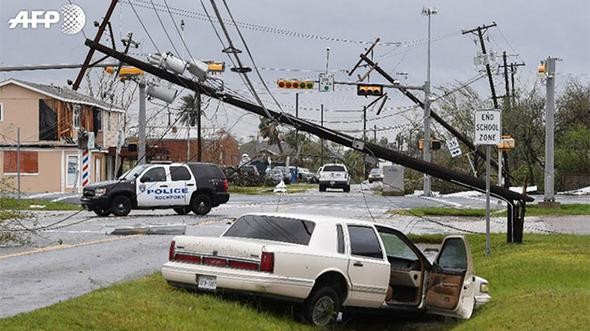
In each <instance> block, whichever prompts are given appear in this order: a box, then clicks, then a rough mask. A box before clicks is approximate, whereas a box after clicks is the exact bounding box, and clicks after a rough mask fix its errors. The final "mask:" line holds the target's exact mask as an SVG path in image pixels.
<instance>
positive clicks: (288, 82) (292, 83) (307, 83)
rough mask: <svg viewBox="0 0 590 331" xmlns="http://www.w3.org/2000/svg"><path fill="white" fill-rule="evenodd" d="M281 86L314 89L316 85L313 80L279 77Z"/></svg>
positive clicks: (278, 84)
mask: <svg viewBox="0 0 590 331" xmlns="http://www.w3.org/2000/svg"><path fill="white" fill-rule="evenodd" d="M277 86H278V87H279V88H289V89H291V88H294V89H312V88H313V86H314V81H313V80H298V79H279V80H277Z"/></svg>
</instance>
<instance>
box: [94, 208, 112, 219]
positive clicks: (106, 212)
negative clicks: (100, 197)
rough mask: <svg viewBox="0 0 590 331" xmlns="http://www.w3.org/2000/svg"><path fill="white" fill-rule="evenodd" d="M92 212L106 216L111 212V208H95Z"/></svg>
mask: <svg viewBox="0 0 590 331" xmlns="http://www.w3.org/2000/svg"><path fill="white" fill-rule="evenodd" d="M94 213H95V214H96V215H98V216H100V217H107V216H109V215H110V214H111V210H110V209H107V210H102V209H96V210H94Z"/></svg>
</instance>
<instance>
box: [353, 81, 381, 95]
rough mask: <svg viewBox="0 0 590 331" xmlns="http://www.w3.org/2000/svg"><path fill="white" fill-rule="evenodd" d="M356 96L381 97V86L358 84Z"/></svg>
mask: <svg viewBox="0 0 590 331" xmlns="http://www.w3.org/2000/svg"><path fill="white" fill-rule="evenodd" d="M356 94H357V95H364V96H367V95H374V96H382V95H383V85H378V84H359V85H357V86H356Z"/></svg>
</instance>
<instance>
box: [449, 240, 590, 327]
mask: <svg viewBox="0 0 590 331" xmlns="http://www.w3.org/2000/svg"><path fill="white" fill-rule="evenodd" d="M468 238H469V243H470V246H471V252H472V254H473V260H474V264H475V270H476V274H477V275H479V276H481V277H484V278H485V279H487V280H488V281H489V282H490V288H491V289H490V292H491V295H492V297H493V299H492V301H491V302H490V303H489V304H487V305H485V306H484V307H483V308H482V309H481V310H479V311H477V312H476V314H475V315H474V317H472V319H470V320H468V321H465V322H463V323H460V324H458V325H457V329H459V330H509V329H512V330H581V329H585V328H587V327H588V325H590V314H588V310H589V309H590V278H589V277H588V275H590V263H589V262H590V251H589V250H588V247H590V236H576V235H542V234H525V236H524V242H523V243H522V244H508V243H506V237H505V235H501V234H498V235H493V236H492V242H491V247H492V253H491V256H490V257H486V256H485V255H484V248H485V236H483V235H470V236H468Z"/></svg>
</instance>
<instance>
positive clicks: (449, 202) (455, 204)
mask: <svg viewBox="0 0 590 331" xmlns="http://www.w3.org/2000/svg"><path fill="white" fill-rule="evenodd" d="M421 198H422V199H426V200H431V201H435V202H439V203H442V204H446V205H451V206H453V207H457V208H462V207H463V205H462V204H460V203H456V202H452V201H446V200H443V199H437V198H433V197H421Z"/></svg>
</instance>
